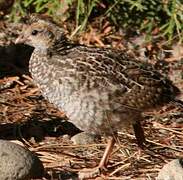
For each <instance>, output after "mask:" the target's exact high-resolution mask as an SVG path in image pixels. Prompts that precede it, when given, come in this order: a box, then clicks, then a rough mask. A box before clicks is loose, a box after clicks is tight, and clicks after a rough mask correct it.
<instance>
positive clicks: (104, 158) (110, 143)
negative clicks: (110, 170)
mask: <svg viewBox="0 0 183 180" xmlns="http://www.w3.org/2000/svg"><path fill="white" fill-rule="evenodd" d="M115 142H116V140H115V138H114V137H112V138H111V139H109V140H108V142H107V147H106V148H105V151H104V154H103V156H102V159H101V161H100V163H99V168H102V169H104V168H106V166H107V163H108V160H109V156H110V154H111V153H112V149H113V147H114V144H115Z"/></svg>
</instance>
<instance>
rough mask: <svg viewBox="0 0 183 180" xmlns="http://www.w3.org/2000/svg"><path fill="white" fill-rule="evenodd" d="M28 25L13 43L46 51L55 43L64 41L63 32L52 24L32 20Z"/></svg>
mask: <svg viewBox="0 0 183 180" xmlns="http://www.w3.org/2000/svg"><path fill="white" fill-rule="evenodd" d="M32 19H33V20H32V21H31V23H30V24H28V25H25V26H24V28H23V31H22V32H21V34H20V35H19V37H18V38H17V39H16V41H15V43H16V44H18V43H23V44H27V45H30V46H32V47H34V48H35V49H40V50H46V49H48V48H50V47H52V46H53V45H54V44H55V43H56V42H57V41H60V42H62V41H65V40H66V36H65V33H64V30H63V29H62V28H60V27H59V26H57V25H55V24H54V23H52V22H49V21H46V20H43V19H38V18H32Z"/></svg>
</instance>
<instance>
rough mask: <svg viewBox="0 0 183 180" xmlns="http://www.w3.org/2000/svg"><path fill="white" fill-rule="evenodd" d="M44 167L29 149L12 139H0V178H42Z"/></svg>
mask: <svg viewBox="0 0 183 180" xmlns="http://www.w3.org/2000/svg"><path fill="white" fill-rule="evenodd" d="M43 174H44V167H43V165H42V163H41V161H40V160H39V158H38V157H37V156H36V155H35V154H33V153H32V152H31V151H29V150H28V149H26V148H24V147H22V146H20V145H18V144H15V143H13V142H10V141H5V140H0V179H1V180H28V179H30V178H41V177H42V176H43Z"/></svg>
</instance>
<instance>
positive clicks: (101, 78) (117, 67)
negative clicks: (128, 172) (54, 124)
mask: <svg viewBox="0 0 183 180" xmlns="http://www.w3.org/2000/svg"><path fill="white" fill-rule="evenodd" d="M15 43H16V44H17V43H24V44H26V45H29V46H32V47H34V51H33V53H32V55H31V58H30V62H29V70H30V73H31V75H32V78H33V80H34V82H35V84H36V85H38V87H39V88H40V90H41V93H42V95H43V97H45V98H46V99H47V100H48V101H49V102H51V103H53V104H54V105H55V106H56V107H57V108H58V109H59V110H62V111H64V112H65V113H66V115H67V116H68V119H69V121H71V122H72V123H73V124H74V125H76V126H77V127H78V128H79V129H80V130H82V131H84V132H88V133H90V134H95V135H96V134H97V135H104V136H106V137H107V139H108V142H107V146H106V149H105V151H104V154H103V157H102V158H101V161H100V163H99V165H98V166H97V167H95V168H91V169H88V170H86V171H81V172H79V177H80V179H85V178H91V177H95V176H96V175H98V174H100V173H101V171H102V170H105V169H106V167H107V163H108V160H109V156H110V154H111V152H112V149H113V147H114V145H115V143H116V138H117V132H118V131H121V130H123V129H126V128H133V130H134V134H135V137H136V140H137V144H138V146H139V147H141V148H143V146H144V143H145V135H144V131H143V128H142V126H141V121H142V120H143V116H142V113H143V112H146V111H148V110H149V109H155V108H158V107H161V106H163V105H164V104H167V103H169V102H172V101H173V100H174V99H175V98H176V96H177V95H178V94H180V90H179V89H178V88H177V87H176V86H175V85H174V84H173V82H172V81H170V80H169V79H168V78H167V77H165V76H164V75H162V74H160V73H159V72H157V71H156V70H155V69H154V67H153V66H152V65H151V64H148V63H145V62H142V61H139V60H138V59H136V58H134V57H132V56H130V55H129V54H128V53H127V52H126V51H125V50H119V49H114V48H103V47H93V46H86V45H83V44H78V43H74V42H72V41H71V40H70V39H69V38H67V36H66V34H65V31H64V29H63V28H61V27H60V26H58V25H57V24H55V23H53V22H51V21H50V20H45V19H43V18H40V17H35V16H33V17H30V22H29V23H28V24H27V25H25V28H24V29H23V30H22V32H21V33H20V35H19V36H18V38H17V39H16V42H15Z"/></svg>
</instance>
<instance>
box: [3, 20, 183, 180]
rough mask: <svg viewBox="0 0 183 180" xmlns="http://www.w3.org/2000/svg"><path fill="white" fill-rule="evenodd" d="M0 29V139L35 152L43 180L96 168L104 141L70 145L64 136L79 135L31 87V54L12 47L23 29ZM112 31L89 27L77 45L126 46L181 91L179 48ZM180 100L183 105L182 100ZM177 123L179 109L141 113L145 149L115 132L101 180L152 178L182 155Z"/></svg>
mask: <svg viewBox="0 0 183 180" xmlns="http://www.w3.org/2000/svg"><path fill="white" fill-rule="evenodd" d="M0 26H1V31H0V37H1V40H0V54H1V56H0V138H1V139H8V140H19V141H22V142H23V144H24V145H25V146H26V147H28V148H29V149H30V150H31V151H34V152H35V153H36V154H37V155H38V156H39V157H40V159H41V161H42V162H43V164H44V166H45V169H46V172H47V175H46V177H45V179H51V178H52V179H77V172H78V171H79V170H81V169H83V168H89V167H95V166H96V165H97V164H98V163H99V161H100V157H101V156H102V154H103V151H104V148H105V146H106V137H102V139H101V141H100V142H98V143H96V144H88V145H73V144H72V142H71V141H70V139H69V137H71V136H73V135H75V134H77V133H78V132H80V131H79V130H78V129H77V128H76V127H75V126H74V125H72V124H71V123H69V122H67V118H66V116H65V114H64V112H60V111H58V110H57V109H56V108H54V107H53V105H52V104H50V103H48V102H47V101H46V100H44V98H43V97H42V96H41V94H40V91H39V89H38V88H37V87H36V86H35V85H34V83H33V82H32V79H31V76H30V74H29V72H28V61H29V58H30V55H31V52H32V50H33V49H32V48H30V47H28V46H23V45H19V46H17V45H14V43H13V42H14V41H15V38H16V37H17V34H18V32H19V31H20V29H21V28H22V25H21V24H9V23H4V22H0ZM111 29H112V28H111V27H110V26H109V25H106V26H104V30H103V32H102V33H98V32H97V30H96V29H92V28H91V29H90V31H89V32H85V33H83V34H82V35H81V36H80V37H78V38H76V40H77V41H79V42H82V43H85V44H94V45H97V46H108V45H109V44H111V45H112V46H113V47H115V48H121V49H124V47H125V48H126V47H128V51H129V52H130V53H131V54H133V55H134V56H136V57H138V58H139V59H142V60H144V61H147V60H148V61H149V62H150V63H152V64H154V65H155V67H156V68H157V69H158V70H159V71H161V72H162V73H164V74H166V75H167V76H169V78H170V79H171V80H172V81H174V84H175V85H176V86H177V87H179V88H180V89H183V74H182V66H183V60H182V55H183V53H182V52H181V51H182V49H183V48H182V47H181V45H177V44H175V45H173V46H169V47H168V48H167V47H165V46H163V43H165V42H162V41H160V42H155V43H144V37H143V36H140V37H135V38H132V39H128V40H124V39H123V37H122V36H120V34H119V32H116V34H112V35H111V34H110V33H109V32H111ZM129 42H130V43H129ZM137 45H138V47H136V46H137ZM158 58H159V60H157V59H158ZM149 59H150V60H149ZM179 99H181V100H183V95H180V96H179ZM182 122H183V109H182V107H181V106H180V105H178V104H175V103H172V104H168V105H166V106H164V107H162V108H161V109H157V110H154V111H152V112H148V113H146V114H144V121H143V122H142V124H143V127H144V130H145V135H146V138H147V141H148V145H147V147H148V148H147V149H145V150H140V149H139V148H138V147H137V145H136V141H135V138H134V134H133V133H132V132H125V133H123V132H119V141H118V143H117V144H116V146H115V148H114V150H113V154H112V156H111V157H110V163H109V166H108V171H106V172H104V173H103V175H102V176H101V179H102V178H103V179H120V180H121V179H131V180H133V179H155V177H157V174H158V171H159V170H160V169H161V168H162V166H163V165H164V164H165V163H166V162H168V161H170V160H172V159H175V158H178V157H181V156H182V153H183V146H182V144H183V123H182Z"/></svg>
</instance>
